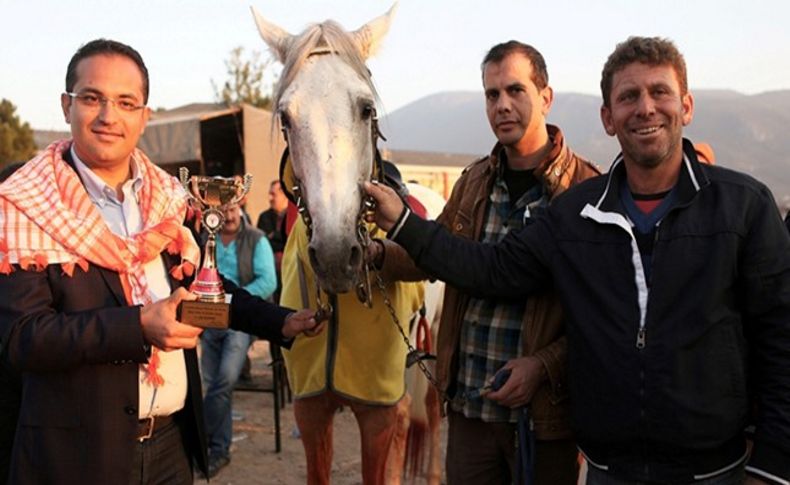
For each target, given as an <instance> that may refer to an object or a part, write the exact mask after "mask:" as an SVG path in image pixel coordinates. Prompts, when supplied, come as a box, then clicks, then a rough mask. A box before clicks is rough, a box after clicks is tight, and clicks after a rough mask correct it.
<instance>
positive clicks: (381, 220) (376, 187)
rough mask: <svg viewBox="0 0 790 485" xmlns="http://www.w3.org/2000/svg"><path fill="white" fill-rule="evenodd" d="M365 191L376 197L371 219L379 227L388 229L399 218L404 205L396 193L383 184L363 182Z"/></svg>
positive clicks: (404, 208)
mask: <svg viewBox="0 0 790 485" xmlns="http://www.w3.org/2000/svg"><path fill="white" fill-rule="evenodd" d="M365 192H367V193H368V195H369V196H371V197H373V198H374V199H376V209H375V214H374V216H373V218H372V220H368V222H375V223H376V225H378V226H379V227H380V228H382V229H384V230H385V231H389V230H390V229H392V227H393V226H394V225H395V223H396V222H398V220H399V219H400V218H401V215H402V214H403V211H404V210H406V207H405V206H404V205H403V201H402V200H401V198H400V197H399V196H398V194H397V193H396V192H395V191H394V190H392V189H391V188H389V187H387V186H386V185H384V184H379V183H377V182H375V181H374V182H365Z"/></svg>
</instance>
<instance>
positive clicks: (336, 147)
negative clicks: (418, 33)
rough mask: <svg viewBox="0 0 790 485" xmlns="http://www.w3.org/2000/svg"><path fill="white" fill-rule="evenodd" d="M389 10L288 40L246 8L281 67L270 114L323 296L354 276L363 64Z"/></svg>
mask: <svg viewBox="0 0 790 485" xmlns="http://www.w3.org/2000/svg"><path fill="white" fill-rule="evenodd" d="M394 9H395V6H393V7H392V8H391V9H390V10H389V11H388V12H387V13H386V14H384V15H382V16H381V17H378V18H376V19H374V20H372V21H371V22H369V23H367V24H366V25H364V26H362V27H361V28H359V29H358V30H356V31H353V32H347V31H345V30H344V29H343V28H342V27H340V26H339V25H338V24H337V23H336V22H333V21H331V20H327V21H325V22H322V23H320V24H314V25H311V26H309V27H308V28H307V29H305V30H304V31H303V32H302V33H301V34H298V35H291V34H289V33H288V32H286V31H285V30H283V29H281V28H280V27H278V26H276V25H274V24H272V23H271V22H269V21H268V20H266V19H264V18H263V17H262V16H261V15H260V14H259V13H258V12H257V11H256V10H255V8H254V7H253V8H252V11H253V15H254V16H255V22H256V24H257V26H258V31H259V32H260V34H261V37H262V38H263V40H264V41H265V42H266V44H268V46H269V48H270V49H271V51H272V52H273V54H274V56H275V57H276V58H277V59H278V60H279V61H280V62H281V63H282V64H283V71H282V74H281V77H280V80H279V82H278V83H277V87H276V89H275V93H274V100H273V107H274V109H273V113H274V115H275V117H276V118H277V121H279V123H280V127H281V128H282V130H283V132H284V133H285V137H286V141H287V143H288V150H289V154H290V163H291V170H292V172H293V176H294V181H295V185H296V186H297V187H298V188H297V192H298V196H299V197H300V198H301V199H302V200H301V201H302V203H303V209H305V210H306V211H307V212H309V217H307V218H306V219H305V222H307V223H308V226H309V233H310V245H309V255H310V263H311V265H312V267H313V271H314V272H315V274H316V277H317V278H318V281H319V284H320V286H321V287H322V288H323V289H324V290H325V291H328V292H330V293H344V292H346V291H348V290H349V289H351V288H352V287H353V285H354V283H355V282H356V280H357V278H358V277H359V275H360V273H361V269H362V264H363V259H364V248H363V247H362V244H363V242H364V241H363V238H361V237H360V236H359V232H360V227H361V226H360V220H361V219H360V217H361V210H362V205H363V204H362V203H363V195H364V190H363V188H362V183H363V182H364V181H365V180H370V178H371V174H372V172H373V170H374V160H375V151H376V138H377V137H378V128H377V125H376V101H377V95H376V90H375V88H374V86H373V83H372V80H371V77H370V72H369V71H368V69H367V67H366V66H365V60H366V59H367V58H368V57H369V56H370V55H372V54H373V53H374V52H375V51H376V49H377V48H378V46H379V43H380V41H381V39H382V38H383V37H384V35H385V34H386V33H387V31H388V29H389V24H390V20H391V17H392V15H393V13H394ZM286 188H287V189H290V190H292V189H293V188H294V187H286ZM303 215H306V214H304V213H303Z"/></svg>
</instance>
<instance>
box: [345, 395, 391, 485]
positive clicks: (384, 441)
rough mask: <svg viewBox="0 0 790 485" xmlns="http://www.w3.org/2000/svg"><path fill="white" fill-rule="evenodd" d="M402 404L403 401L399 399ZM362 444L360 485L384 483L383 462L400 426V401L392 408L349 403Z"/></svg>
mask: <svg viewBox="0 0 790 485" xmlns="http://www.w3.org/2000/svg"><path fill="white" fill-rule="evenodd" d="M401 401H403V399H401ZM350 405H351V411H353V413H354V416H356V418H357V424H358V425H359V435H360V438H361V441H362V483H364V484H365V485H384V484H386V483H387V481H386V475H387V462H388V458H389V456H390V450H391V448H392V446H393V443H394V442H395V435H396V434H397V431H398V427H399V426H400V423H399V421H400V420H399V418H398V412H399V409H400V401H399V402H398V403H397V404H395V405H392V406H372V405H368V404H359V403H350Z"/></svg>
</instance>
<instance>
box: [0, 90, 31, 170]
mask: <svg viewBox="0 0 790 485" xmlns="http://www.w3.org/2000/svg"><path fill="white" fill-rule="evenodd" d="M35 154H36V144H35V143H34V142H33V130H32V129H31V128H30V125H29V124H27V122H25V123H22V121H21V120H20V119H19V116H17V115H16V106H14V104H13V103H12V102H11V101H9V100H7V99H5V98H3V100H2V101H0V168H3V167H5V166H6V165H8V164H9V163H12V162H23V161H26V160H27V159H29V158H31V157H32V156H33V155H35Z"/></svg>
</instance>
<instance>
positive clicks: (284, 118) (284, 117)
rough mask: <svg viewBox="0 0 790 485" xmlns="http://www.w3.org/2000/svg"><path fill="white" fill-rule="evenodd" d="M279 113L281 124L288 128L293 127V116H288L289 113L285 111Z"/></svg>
mask: <svg viewBox="0 0 790 485" xmlns="http://www.w3.org/2000/svg"><path fill="white" fill-rule="evenodd" d="M279 114H280V126H281V127H282V128H283V129H286V130H287V129H289V128H291V117H290V116H288V113H286V112H285V111H280V112H279Z"/></svg>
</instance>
